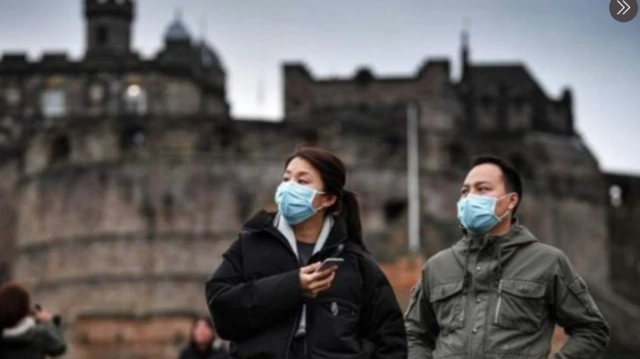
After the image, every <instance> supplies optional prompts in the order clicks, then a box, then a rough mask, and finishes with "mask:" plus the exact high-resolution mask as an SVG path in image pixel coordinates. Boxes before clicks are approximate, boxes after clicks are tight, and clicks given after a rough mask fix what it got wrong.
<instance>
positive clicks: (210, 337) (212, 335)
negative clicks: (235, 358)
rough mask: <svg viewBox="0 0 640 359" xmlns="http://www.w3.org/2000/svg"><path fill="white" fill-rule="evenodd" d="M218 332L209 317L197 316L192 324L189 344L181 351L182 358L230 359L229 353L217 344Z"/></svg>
mask: <svg viewBox="0 0 640 359" xmlns="http://www.w3.org/2000/svg"><path fill="white" fill-rule="evenodd" d="M215 342H216V332H215V329H214V328H213V324H212V323H211V321H210V320H209V319H207V318H197V319H196V320H195V321H194V322H193V325H192V326H191V340H190V341H189V345H188V346H187V347H186V348H185V349H184V350H183V351H182V353H180V359H229V358H230V357H229V353H227V351H226V350H224V349H223V348H221V347H219V346H218V347H217V346H216V345H215Z"/></svg>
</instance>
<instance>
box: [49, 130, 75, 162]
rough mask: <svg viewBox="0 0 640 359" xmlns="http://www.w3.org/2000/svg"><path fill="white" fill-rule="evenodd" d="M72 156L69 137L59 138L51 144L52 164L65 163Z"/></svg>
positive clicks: (50, 159)
mask: <svg viewBox="0 0 640 359" xmlns="http://www.w3.org/2000/svg"><path fill="white" fill-rule="evenodd" d="M70 156H71V143H70V142H69V138H68V137H67V136H64V135H62V136H58V137H56V138H55V139H54V140H53V142H52V143H51V154H50V158H49V163H50V164H58V163H63V162H66V161H68V160H69V157H70Z"/></svg>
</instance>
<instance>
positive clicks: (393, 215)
mask: <svg viewBox="0 0 640 359" xmlns="http://www.w3.org/2000/svg"><path fill="white" fill-rule="evenodd" d="M406 211H407V201H406V200H392V201H389V202H387V203H385V204H384V218H385V220H386V222H387V223H392V222H394V221H396V220H398V219H399V218H400V217H401V216H402V215H403V214H404V213H405V212H406Z"/></svg>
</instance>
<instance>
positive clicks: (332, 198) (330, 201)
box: [322, 194, 338, 208]
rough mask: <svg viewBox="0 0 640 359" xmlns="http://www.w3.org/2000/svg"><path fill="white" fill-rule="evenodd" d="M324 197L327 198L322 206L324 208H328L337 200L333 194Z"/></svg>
mask: <svg viewBox="0 0 640 359" xmlns="http://www.w3.org/2000/svg"><path fill="white" fill-rule="evenodd" d="M325 196H326V197H327V200H326V201H325V202H324V204H323V205H322V206H323V207H324V208H330V207H331V206H333V205H334V204H335V203H336V201H337V200H338V196H336V195H335V194H327V195H325Z"/></svg>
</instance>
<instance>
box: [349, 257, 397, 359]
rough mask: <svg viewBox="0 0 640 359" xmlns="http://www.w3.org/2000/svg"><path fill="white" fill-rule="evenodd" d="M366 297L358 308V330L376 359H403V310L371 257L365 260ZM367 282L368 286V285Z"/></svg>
mask: <svg viewBox="0 0 640 359" xmlns="http://www.w3.org/2000/svg"><path fill="white" fill-rule="evenodd" d="M364 262H365V264H364V266H365V268H363V271H364V272H365V275H364V281H365V283H364V286H365V287H368V288H366V289H365V290H364V293H365V297H366V298H364V299H363V306H362V308H361V310H362V315H361V316H360V318H361V323H360V328H362V330H363V332H364V337H365V340H366V341H368V342H369V344H371V346H372V349H373V354H372V356H371V358H375V359H383V358H384V359H405V358H406V357H407V336H406V333H405V329H404V319H403V317H402V310H401V309H400V306H399V305H398V301H397V300H396V296H395V294H394V292H393V289H392V288H391V285H390V284H389V281H388V280H387V277H386V276H385V275H384V273H383V272H382V270H380V268H379V267H378V264H377V263H376V262H375V261H374V260H373V258H372V257H369V258H366V259H365V260H364ZM367 282H370V283H367Z"/></svg>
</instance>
